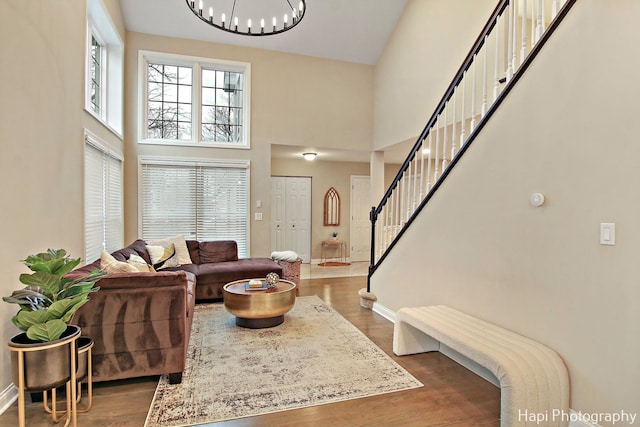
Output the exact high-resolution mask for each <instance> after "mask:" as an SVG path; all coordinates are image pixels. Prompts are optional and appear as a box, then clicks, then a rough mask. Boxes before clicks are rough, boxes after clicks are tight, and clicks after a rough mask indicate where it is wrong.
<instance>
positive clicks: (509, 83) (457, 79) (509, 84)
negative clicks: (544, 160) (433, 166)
mask: <svg viewBox="0 0 640 427" xmlns="http://www.w3.org/2000/svg"><path fill="white" fill-rule="evenodd" d="M516 1H517V0H516ZM526 1H527V0H523V2H524V8H525V12H524V13H525V14H526V13H527V10H526ZM552 1H553V6H554V8H555V9H556V10H554V12H553V13H554V14H555V15H554V17H553V19H552V20H551V22H550V23H549V25H548V27H547V28H546V29H544V28H543V29H542V31H540V32H539V33H538V36H537V40H536V41H535V44H534V43H532V47H531V50H530V52H529V53H528V54H527V55H525V56H524V57H523V58H522V59H521V64H520V66H519V67H518V68H517V69H511V71H510V72H509V71H507V73H506V76H505V77H504V78H501V79H500V83H506V84H505V86H504V88H503V89H502V91H500V92H499V93H498V94H496V95H495V99H494V101H493V103H492V104H491V105H490V106H489V107H488V108H487V110H486V112H483V114H482V117H481V119H480V121H479V122H478V124H477V126H475V127H473V128H472V129H471V130H470V133H469V135H468V137H467V139H466V140H465V141H463V142H462V143H461V146H460V149H459V151H457V152H456V153H455V155H453V156H452V158H451V162H450V163H449V164H448V167H446V168H444V169H443V171H442V175H440V176H439V177H438V178H437V180H436V181H435V183H434V185H433V187H431V188H430V189H428V191H427V192H426V194H425V196H424V197H423V198H422V200H421V201H420V203H419V204H418V206H417V207H416V209H415V210H414V211H413V212H412V213H411V215H409V216H408V217H407V219H406V221H404V222H403V224H402V225H401V229H400V230H399V232H398V234H396V235H395V236H394V237H393V239H392V241H391V243H390V244H389V245H388V246H387V247H386V248H385V250H384V252H383V253H382V254H381V255H380V257H379V258H378V259H377V260H376V253H375V252H376V246H375V245H376V223H377V221H378V218H379V216H380V214H381V212H382V210H383V208H384V207H385V206H386V204H387V203H389V201H390V199H391V197H392V195H393V193H394V191H395V190H396V189H397V188H398V187H399V185H400V183H401V181H402V179H403V176H404V175H405V173H406V172H407V170H409V168H410V167H411V164H412V161H413V160H414V158H415V157H416V155H417V153H418V151H420V150H421V149H422V147H423V145H424V142H425V141H426V140H427V137H428V136H429V134H430V132H431V131H432V129H433V128H434V126H435V125H436V124H437V122H438V119H439V117H440V116H441V114H442V113H443V112H444V110H445V108H446V106H447V102H448V101H449V100H450V99H451V97H452V96H453V94H454V93H455V90H456V88H458V87H459V86H460V83H461V82H462V80H463V79H464V76H465V74H466V73H467V71H469V69H470V68H471V66H472V65H473V63H474V59H475V58H476V56H477V55H478V54H479V52H480V51H481V49H482V47H483V46H484V45H485V43H486V41H487V38H488V36H489V35H490V33H491V31H492V30H493V28H494V27H495V26H496V25H497V24H498V20H499V18H500V17H501V15H502V14H503V13H504V12H505V10H506V9H507V7H508V6H509V5H510V4H511V3H513V0H500V1H499V2H498V5H497V6H496V7H495V9H494V10H493V12H492V13H491V16H490V17H489V19H488V21H487V22H486V24H485V25H484V27H483V29H482V31H481V32H480V35H479V36H478V37H477V38H476V40H475V42H474V43H473V46H472V47H471V49H470V50H469V52H468V53H467V55H466V57H465V59H464V60H463V62H462V65H461V66H460V67H459V69H458V71H457V72H456V74H455V75H454V77H453V79H452V81H451V83H450V84H449V86H448V87H447V89H446V90H445V92H444V95H443V96H442V98H441V99H440V102H439V103H438V105H437V106H436V109H435V110H434V112H433V114H432V115H431V117H430V118H429V121H427V124H426V125H425V127H424V128H423V130H422V132H421V133H420V135H419V136H418V138H417V140H416V142H415V144H414V145H413V147H412V148H411V150H410V152H409V154H408V155H407V157H406V158H405V160H404V162H403V163H402V165H401V167H400V169H399V171H398V173H397V174H396V176H395V177H394V179H393V181H392V182H391V184H390V185H389V187H388V189H387V191H386V192H385V194H384V196H383V197H382V199H381V201H380V203H378V205H377V206H373V207H372V208H371V211H370V213H369V219H370V221H371V253H370V264H369V272H368V277H367V292H370V291H371V286H370V285H371V283H370V282H371V276H372V275H373V273H374V272H375V271H376V269H377V268H378V266H379V265H380V264H381V263H382V262H383V261H384V259H385V258H386V257H387V255H388V254H389V252H390V251H391V249H393V247H394V246H395V245H396V243H397V242H398V240H399V239H400V237H401V236H402V235H403V234H404V232H405V231H406V229H407V227H408V226H409V225H410V224H411V223H412V222H413V220H414V219H415V218H416V216H417V215H418V214H419V213H420V212H421V211H422V209H423V208H424V206H425V205H426V204H427V202H428V201H429V200H430V199H431V197H432V196H433V194H434V193H435V192H436V191H437V190H438V189H439V188H440V186H441V185H442V183H443V181H444V180H445V178H446V177H447V176H448V174H449V173H450V171H451V169H452V168H453V166H454V165H455V164H456V163H457V162H458V161H459V159H460V158H461V156H462V155H463V154H464V152H465V151H466V150H467V149H468V147H469V146H470V144H471V142H472V141H473V140H474V139H475V137H476V136H477V134H478V133H479V132H480V130H481V129H482V128H483V127H484V125H485V124H486V122H487V120H488V119H489V118H490V117H491V116H492V115H493V113H494V112H495V110H496V108H497V107H498V106H499V105H500V104H501V103H502V101H503V100H504V98H505V97H506V95H507V94H508V93H509V92H510V91H511V89H512V88H513V86H514V84H515V83H516V82H517V81H518V80H519V79H520V77H521V76H522V75H523V73H524V71H525V70H526V69H527V68H528V67H529V65H530V64H531V62H532V61H533V59H534V58H535V57H536V56H537V54H538V53H539V52H540V50H541V49H542V46H543V45H544V44H545V43H546V41H547V40H548V38H549V37H550V36H551V34H552V33H553V32H554V31H555V30H556V28H557V27H558V25H559V23H560V22H561V21H562V20H563V19H564V17H565V16H566V14H567V13H568V11H569V10H570V9H571V7H572V6H573V5H574V4H575V2H576V1H577V0H552ZM561 1H562V2H563V4H562V5H560V4H559V3H560V2H561ZM533 2H534V4H535V3H536V2H537V3H538V4H542V7H541V9H542V11H543V12H542V13H544V0H533ZM539 7H540V6H539ZM514 13H515V9H514ZM532 15H533V13H532ZM543 16H544V15H543ZM532 18H533V16H532ZM514 21H515V15H514ZM514 27H515V25H514ZM510 30H511V29H510ZM533 31H534V29H533V24H532V33H533ZM536 31H538V30H537V29H536ZM514 34H515V33H514ZM524 38H525V37H524V33H523V39H524ZM532 40H533V34H532ZM513 43H514V44H515V39H514V42H513ZM525 43H526V41H525ZM513 53H514V54H515V48H514V49H513ZM464 120H465V118H464V117H463V118H462V121H464ZM445 126H446V123H445ZM445 145H446V141H445ZM437 161H438V159H436V162H437Z"/></svg>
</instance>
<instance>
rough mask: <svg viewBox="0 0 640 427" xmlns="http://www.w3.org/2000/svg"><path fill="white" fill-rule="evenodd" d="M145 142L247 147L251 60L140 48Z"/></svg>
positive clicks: (143, 141) (143, 138)
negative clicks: (142, 49)
mask: <svg viewBox="0 0 640 427" xmlns="http://www.w3.org/2000/svg"><path fill="white" fill-rule="evenodd" d="M139 62H140V67H141V73H140V75H141V76H142V77H143V78H144V84H143V87H144V91H143V93H144V95H143V101H144V102H142V103H141V104H143V110H142V111H141V117H142V121H141V122H142V123H141V129H142V130H143V134H142V135H140V142H142V143H155V144H178V145H207V146H219V147H231V148H248V147H249V146H250V144H249V108H247V107H248V106H249V105H250V103H249V72H250V67H249V64H246V63H238V62H229V61H211V60H206V59H203V58H192V57H184V56H178V55H168V54H161V53H154V52H141V53H140V61H139Z"/></svg>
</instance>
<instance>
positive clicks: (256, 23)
mask: <svg viewBox="0 0 640 427" xmlns="http://www.w3.org/2000/svg"><path fill="white" fill-rule="evenodd" d="M248 1H249V0H244V3H247V2H248ZM253 1H255V2H257V3H264V0H260V1H257V0H253ZM294 1H295V0H294ZM186 2H187V6H189V9H191V12H193V13H194V15H196V16H197V17H198V18H200V20H202V21H204V22H206V23H207V24H209V25H211V26H213V27H216V28H217V29H219V30H222V31H226V32H228V33H233V34H242V35H244V36H271V35H274V34H280V33H284V32H285V31H289V30H290V29H292V28H293V27H295V26H296V25H298V24H299V23H300V21H302V18H304V14H305V12H306V11H307V4H306V2H305V0H300V3H299V5H298V7H297V8H295V7H293V6H292V5H291V2H290V1H289V0H277V1H276V0H272V3H274V6H273V10H271V11H270V12H269V16H268V17H267V19H266V20H265V17H260V16H258V17H255V16H242V17H241V16H238V15H236V12H237V11H236V3H237V2H238V0H233V6H231V5H230V4H228V5H227V6H226V7H225V6H224V5H222V6H221V4H224V3H230V2H229V0H227V1H226V2H224V1H222V0H198V3H197V4H196V2H195V1H193V0H186ZM278 4H280V6H277V5H278ZM270 7H271V6H270ZM227 9H230V10H227ZM203 11H204V12H203ZM207 12H208V13H207ZM203 13H205V14H206V15H203ZM244 13H247V12H246V11H244ZM227 17H229V19H228V20H227ZM269 17H271V19H268V18H269ZM240 18H242V21H240ZM254 19H255V20H254Z"/></svg>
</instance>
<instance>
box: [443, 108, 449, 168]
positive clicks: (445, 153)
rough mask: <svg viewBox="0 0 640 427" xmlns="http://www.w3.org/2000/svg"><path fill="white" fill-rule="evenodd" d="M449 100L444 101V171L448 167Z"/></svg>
mask: <svg viewBox="0 0 640 427" xmlns="http://www.w3.org/2000/svg"><path fill="white" fill-rule="evenodd" d="M447 104H448V103H447V102H445V103H444V136H443V138H442V173H444V171H445V169H447Z"/></svg>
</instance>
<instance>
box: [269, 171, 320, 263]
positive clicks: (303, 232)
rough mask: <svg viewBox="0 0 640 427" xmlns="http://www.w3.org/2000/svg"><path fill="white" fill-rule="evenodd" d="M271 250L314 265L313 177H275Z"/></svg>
mask: <svg viewBox="0 0 640 427" xmlns="http://www.w3.org/2000/svg"><path fill="white" fill-rule="evenodd" d="M271 250H272V251H295V252H296V253H297V254H298V256H300V258H302V262H303V263H305V264H308V263H310V262H311V177H290V176H272V177H271Z"/></svg>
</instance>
